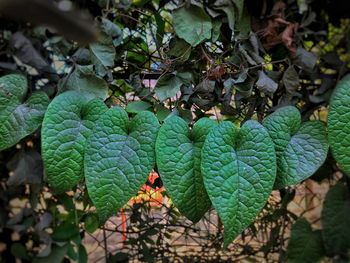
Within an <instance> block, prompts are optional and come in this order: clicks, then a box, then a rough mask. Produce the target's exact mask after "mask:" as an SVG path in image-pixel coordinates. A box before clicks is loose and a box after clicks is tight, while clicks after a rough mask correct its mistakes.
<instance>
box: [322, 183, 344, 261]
mask: <svg viewBox="0 0 350 263" xmlns="http://www.w3.org/2000/svg"><path fill="white" fill-rule="evenodd" d="M349 218H350V196H349V190H348V189H347V187H346V186H345V185H344V184H343V183H342V182H338V183H337V184H336V185H335V186H333V187H332V188H331V189H330V190H329V191H328V193H327V195H326V199H325V202H324V203H323V209H322V214H321V222H322V226H323V231H322V234H323V242H324V245H325V247H326V250H327V254H330V255H336V254H343V253H344V252H346V251H347V250H348V249H349V247H350V225H349Z"/></svg>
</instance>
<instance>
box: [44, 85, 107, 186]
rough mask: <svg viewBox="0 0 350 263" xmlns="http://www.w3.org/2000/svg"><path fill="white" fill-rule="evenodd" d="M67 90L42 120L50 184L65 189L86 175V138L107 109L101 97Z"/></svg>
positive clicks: (51, 105) (49, 108) (45, 162)
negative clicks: (84, 162) (84, 165)
mask: <svg viewBox="0 0 350 263" xmlns="http://www.w3.org/2000/svg"><path fill="white" fill-rule="evenodd" d="M84 95H85V93H79V92H76V91H67V92H65V93H62V94H61V95H59V96H57V97H55V99H54V100H53V101H52V102H51V104H50V105H49V107H48V109H47V112H46V114H45V118H44V121H43V127H42V130H41V134H42V137H41V138H42V139H41V140H42V156H43V160H44V167H45V172H46V174H47V179H48V181H49V184H50V185H51V186H52V187H53V188H54V189H55V190H56V191H57V192H64V191H67V190H69V189H71V188H72V187H74V186H75V185H76V184H77V183H78V182H79V181H80V180H81V179H82V178H83V157H84V151H85V144H86V138H87V137H88V136H89V135H90V134H91V130H92V129H93V127H94V125H95V122H96V120H97V119H98V118H99V117H100V116H101V115H102V114H103V113H104V112H105V111H106V110H107V107H106V106H105V105H104V103H103V102H102V101H101V100H99V99H93V100H90V99H89V98H87V97H86V96H84Z"/></svg>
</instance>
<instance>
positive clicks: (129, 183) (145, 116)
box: [85, 107, 159, 221]
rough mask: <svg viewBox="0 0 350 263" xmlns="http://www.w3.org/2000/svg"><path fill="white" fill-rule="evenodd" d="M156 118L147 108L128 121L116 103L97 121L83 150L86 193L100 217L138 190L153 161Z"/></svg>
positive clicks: (118, 206) (114, 211)
mask: <svg viewBox="0 0 350 263" xmlns="http://www.w3.org/2000/svg"><path fill="white" fill-rule="evenodd" d="M158 129H159V122H158V120H157V118H156V117H155V115H154V114H153V113H151V112H149V111H144V112H140V113H138V114H137V115H136V116H135V117H134V118H133V119H132V120H131V121H129V118H128V115H127V113H126V112H125V111H124V110H123V109H122V108H119V107H114V108H112V109H110V110H108V111H107V112H106V113H105V114H104V115H103V116H102V117H101V118H100V119H99V120H98V122H97V123H96V126H95V129H94V130H93V134H92V136H91V137H90V138H89V139H88V143H87V147H86V151H85V179H86V185H87V188H88V192H89V196H90V198H91V200H92V202H93V203H94V205H95V206H96V209H97V212H98V214H99V217H100V219H101V220H102V221H104V220H106V219H108V217H109V216H111V215H112V214H115V213H117V212H118V211H119V209H120V208H121V207H122V206H123V205H125V204H126V203H127V202H128V200H129V199H130V198H131V197H132V196H133V195H135V194H136V193H137V191H138V190H139V189H140V187H141V185H142V184H144V183H145V182H146V180H147V177H148V174H149V172H150V171H151V170H152V169H153V167H154V163H155V152H154V147H155V141H156V137H157V133H158Z"/></svg>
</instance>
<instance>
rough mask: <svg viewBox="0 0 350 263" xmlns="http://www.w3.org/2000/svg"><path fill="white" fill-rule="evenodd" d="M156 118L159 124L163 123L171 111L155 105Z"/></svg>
mask: <svg viewBox="0 0 350 263" xmlns="http://www.w3.org/2000/svg"><path fill="white" fill-rule="evenodd" d="M155 108H156V116H157V118H158V120H159V121H160V122H162V121H164V120H165V119H166V118H167V117H168V116H169V115H170V114H171V111H170V110H169V109H168V108H166V107H164V106H163V105H161V104H156V105H155Z"/></svg>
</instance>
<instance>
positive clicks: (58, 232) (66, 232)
mask: <svg viewBox="0 0 350 263" xmlns="http://www.w3.org/2000/svg"><path fill="white" fill-rule="evenodd" d="M77 235H79V227H78V226H76V225H75V224H73V223H71V222H69V221H64V222H63V223H62V224H60V225H59V226H58V227H56V228H55V229H54V232H53V233H52V239H53V240H54V241H57V242H64V241H69V240H71V239H72V238H74V237H75V236H77Z"/></svg>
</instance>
